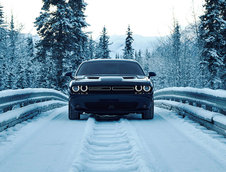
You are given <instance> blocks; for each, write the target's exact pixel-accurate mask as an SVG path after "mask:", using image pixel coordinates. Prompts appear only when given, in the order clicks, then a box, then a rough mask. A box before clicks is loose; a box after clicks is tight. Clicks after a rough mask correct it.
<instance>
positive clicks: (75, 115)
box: [68, 103, 80, 120]
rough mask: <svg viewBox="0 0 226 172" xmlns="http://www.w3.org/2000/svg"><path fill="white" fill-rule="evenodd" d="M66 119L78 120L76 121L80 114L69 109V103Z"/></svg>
mask: <svg viewBox="0 0 226 172" xmlns="http://www.w3.org/2000/svg"><path fill="white" fill-rule="evenodd" d="M68 118H69V119H70V120H78V119H80V113H79V112H77V111H76V110H74V109H73V108H72V107H71V105H70V103H69V105H68Z"/></svg>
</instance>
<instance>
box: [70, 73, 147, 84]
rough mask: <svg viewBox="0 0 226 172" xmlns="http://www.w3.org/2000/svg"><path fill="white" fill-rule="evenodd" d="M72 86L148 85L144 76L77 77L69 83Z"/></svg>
mask: <svg viewBox="0 0 226 172" xmlns="http://www.w3.org/2000/svg"><path fill="white" fill-rule="evenodd" d="M71 84H72V85H80V84H81V85H85V84H87V85H136V84H138V85H139V84H145V85H146V84H148V85H149V84H150V79H148V77H146V76H139V75H137V76H79V77H76V78H75V80H73V81H72V82H71Z"/></svg>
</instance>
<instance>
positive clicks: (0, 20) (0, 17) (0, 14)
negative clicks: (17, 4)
mask: <svg viewBox="0 0 226 172" xmlns="http://www.w3.org/2000/svg"><path fill="white" fill-rule="evenodd" d="M3 23H4V16H3V7H2V6H1V5H0V26H1V25H2V24H3Z"/></svg>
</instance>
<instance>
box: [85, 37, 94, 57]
mask: <svg viewBox="0 0 226 172" xmlns="http://www.w3.org/2000/svg"><path fill="white" fill-rule="evenodd" d="M94 57H95V41H94V40H93V38H92V36H91V37H90V38H89V40H88V52H87V60H89V59H94Z"/></svg>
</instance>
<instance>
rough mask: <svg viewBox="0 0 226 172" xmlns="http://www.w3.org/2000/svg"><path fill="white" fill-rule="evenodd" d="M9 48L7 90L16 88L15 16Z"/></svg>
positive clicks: (16, 32)
mask: <svg viewBox="0 0 226 172" xmlns="http://www.w3.org/2000/svg"><path fill="white" fill-rule="evenodd" d="M8 32H9V33H8V34H9V48H8V55H7V56H8V57H7V59H6V68H7V76H8V78H7V88H8V89H11V88H15V85H14V84H13V81H15V79H14V76H15V73H16V71H14V70H15V67H14V65H15V64H16V63H15V59H16V58H17V57H16V45H17V40H18V34H19V33H18V31H17V30H16V29H15V23H14V16H13V15H11V20H10V25H9V31H8Z"/></svg>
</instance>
